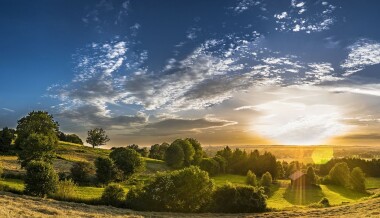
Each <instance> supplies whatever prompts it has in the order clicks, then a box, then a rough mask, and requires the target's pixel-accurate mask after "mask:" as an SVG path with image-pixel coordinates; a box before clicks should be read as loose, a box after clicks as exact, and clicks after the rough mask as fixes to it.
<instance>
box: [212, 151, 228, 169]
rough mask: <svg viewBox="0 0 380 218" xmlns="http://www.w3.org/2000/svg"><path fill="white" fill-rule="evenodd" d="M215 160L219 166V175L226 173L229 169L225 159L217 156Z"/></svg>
mask: <svg viewBox="0 0 380 218" xmlns="http://www.w3.org/2000/svg"><path fill="white" fill-rule="evenodd" d="M213 159H214V160H215V161H216V162H218V164H219V173H225V172H226V168H227V161H226V159H224V157H222V156H220V155H216V156H215V157H213Z"/></svg>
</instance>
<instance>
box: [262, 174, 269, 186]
mask: <svg viewBox="0 0 380 218" xmlns="http://www.w3.org/2000/svg"><path fill="white" fill-rule="evenodd" d="M271 184H272V175H271V174H270V173H269V172H266V173H264V174H263V175H262V176H261V185H262V186H264V187H270V185H271Z"/></svg>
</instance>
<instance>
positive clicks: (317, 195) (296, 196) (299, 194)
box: [284, 185, 324, 205]
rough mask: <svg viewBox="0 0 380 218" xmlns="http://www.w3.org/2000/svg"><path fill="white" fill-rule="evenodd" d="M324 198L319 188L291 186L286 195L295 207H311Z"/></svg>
mask: <svg viewBox="0 0 380 218" xmlns="http://www.w3.org/2000/svg"><path fill="white" fill-rule="evenodd" d="M323 197H324V195H323V193H322V189H321V187H319V186H316V185H312V186H303V187H302V188H300V187H294V186H292V185H289V186H288V188H287V189H286V191H285V193H284V198H285V200H287V201H288V202H289V203H291V204H294V205H309V204H312V203H316V202H319V201H320V200H321V199H322V198H323Z"/></svg>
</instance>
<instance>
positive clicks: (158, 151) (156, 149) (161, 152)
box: [149, 142, 169, 160]
mask: <svg viewBox="0 0 380 218" xmlns="http://www.w3.org/2000/svg"><path fill="white" fill-rule="evenodd" d="M168 147H169V144H168V143H166V142H164V143H162V144H161V145H160V144H154V145H152V146H151V147H150V150H149V157H150V158H153V159H157V160H164V159H165V152H166V150H167V149H168Z"/></svg>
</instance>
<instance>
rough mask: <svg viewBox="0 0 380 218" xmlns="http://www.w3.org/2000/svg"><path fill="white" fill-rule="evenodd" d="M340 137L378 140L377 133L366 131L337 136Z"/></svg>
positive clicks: (379, 136)
mask: <svg viewBox="0 0 380 218" xmlns="http://www.w3.org/2000/svg"><path fill="white" fill-rule="evenodd" d="M339 138H340V139H346V140H379V139H380V134H379V133H366V134H349V135H345V136H341V137H339Z"/></svg>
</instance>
